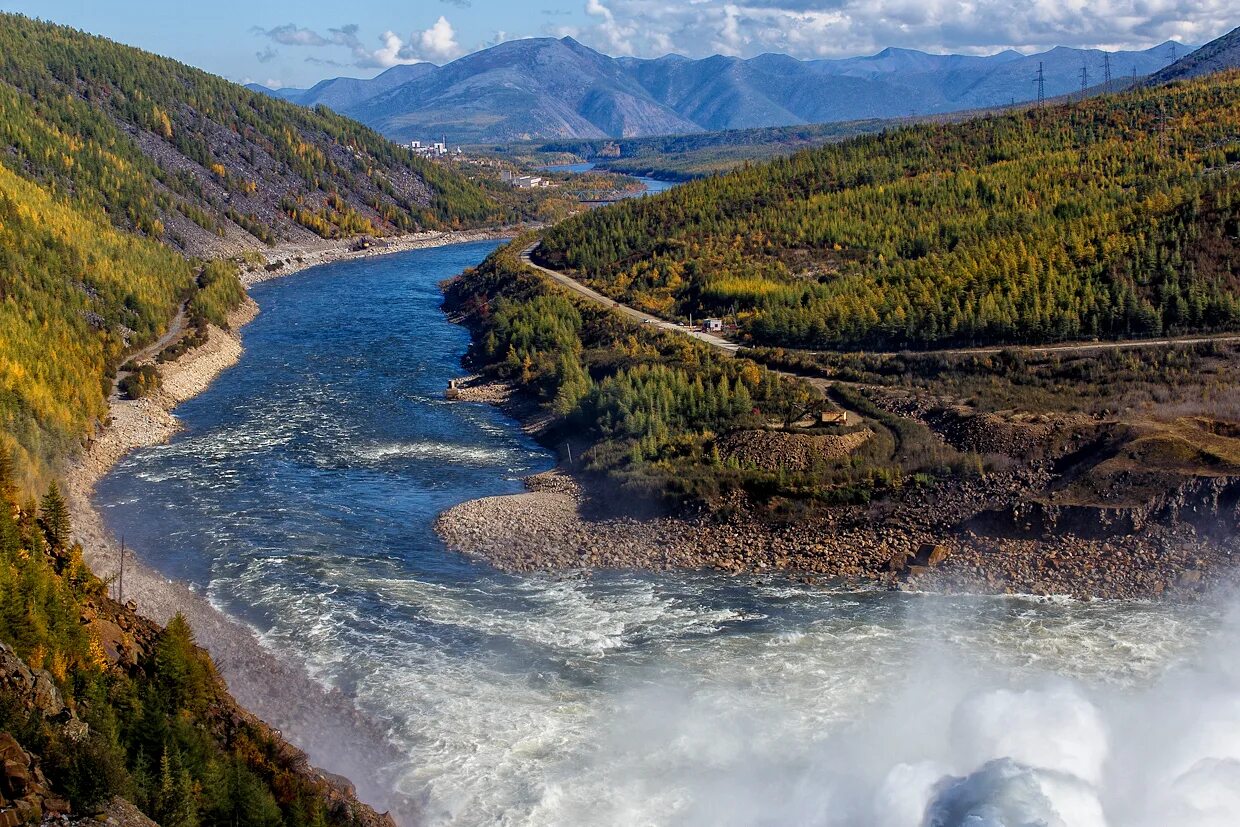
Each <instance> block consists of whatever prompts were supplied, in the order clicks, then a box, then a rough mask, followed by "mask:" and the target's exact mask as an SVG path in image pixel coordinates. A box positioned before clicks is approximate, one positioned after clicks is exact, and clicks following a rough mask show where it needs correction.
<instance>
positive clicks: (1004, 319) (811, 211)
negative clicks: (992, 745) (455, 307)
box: [539, 73, 1240, 350]
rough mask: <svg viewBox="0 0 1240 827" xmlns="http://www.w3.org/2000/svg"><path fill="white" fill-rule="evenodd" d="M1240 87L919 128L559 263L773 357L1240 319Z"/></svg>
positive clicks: (678, 192)
mask: <svg viewBox="0 0 1240 827" xmlns="http://www.w3.org/2000/svg"><path fill="white" fill-rule="evenodd" d="M1238 130H1240V75H1238V74H1235V73H1233V74H1230V75H1221V76H1214V77H1211V78H1209V79H1207V80H1198V81H1191V82H1185V83H1177V84H1174V85H1171V86H1166V87H1158V88H1149V89H1140V90H1137V91H1133V92H1127V93H1123V94H1120V95H1114V96H1104V97H1101V98H1096V99H1092V100H1089V101H1085V102H1079V103H1073V104H1068V105H1063V106H1054V107H1045V108H1040V109H1032V110H1029V111H1025V112H1021V113H1015V114H1009V115H1002V116H992V117H986V118H982V119H979V120H974V121H969V122H966V123H960V124H951V125H926V126H914V127H908V128H902V129H897V130H893V131H888V132H884V133H882V134H879V135H874V136H865V137H860V138H857V139H854V140H852V141H849V142H847V143H844V144H840V145H833V146H827V147H823V148H820V149H815V150H811V151H806V152H802V153H799V154H797V155H795V156H792V157H790V158H787V159H781V160H776V161H773V162H771V163H766V164H761V165H755V166H750V167H747V168H744V169H741V170H739V171H737V172H733V173H730V174H727V175H721V176H718V177H715V178H710V179H706V180H702V181H697V182H693V183H690V184H686V185H684V186H681V187H679V188H677V189H675V190H674V191H672V192H669V193H667V194H665V195H662V196H661V197H658V198H649V199H641V200H636V201H632V202H630V203H627V204H623V205H621V206H619V207H617V208H615V209H609V210H599V211H595V212H593V213H590V214H587V215H583V216H579V217H577V218H574V219H572V220H570V221H566V222H564V223H563V224H560V225H558V226H556V227H554V228H552V229H551V230H549V231H548V232H547V234H546V236H545V239H544V241H543V244H542V247H541V248H540V251H539V252H540V255H541V257H542V258H543V260H544V261H545V263H549V264H551V265H554V266H558V267H564V268H567V269H569V270H571V271H572V272H573V273H575V274H577V275H578V276H580V277H581V278H583V279H585V280H586V281H587V282H589V283H590V284H592V285H593V286H595V287H596V288H598V289H600V290H602V291H603V292H605V293H607V294H609V295H612V296H615V297H617V298H624V299H627V300H629V301H631V302H632V303H634V304H635V305H637V306H639V307H642V308H644V309H647V310H650V311H653V312H656V313H660V314H663V315H667V316H680V317H684V316H688V315H689V314H693V315H695V316H698V317H701V316H702V315H706V314H709V315H718V316H732V315H733V314H735V316H736V318H737V320H738V321H739V323H740V325H741V327H742V328H743V330H744V332H745V333H746V334H748V335H749V336H750V337H752V340H753V341H754V342H756V343H759V344H766V345H777V346H788V347H801V348H819V349H823V348H825V349H886V350H898V349H901V348H928V347H941V346H952V345H970V344H988V343H1034V342H1048V341H1058V340H1067V339H1077V338H1088V337H1105V338H1122V337H1149V336H1158V335H1162V334H1174V333H1187V332H1196V331H1216V330H1225V329H1230V328H1233V327H1235V326H1236V325H1237V324H1240V283H1237V281H1236V272H1237V270H1238V269H1240V242H1238V241H1237V236H1238V232H1237V226H1238V223H1240V135H1238Z"/></svg>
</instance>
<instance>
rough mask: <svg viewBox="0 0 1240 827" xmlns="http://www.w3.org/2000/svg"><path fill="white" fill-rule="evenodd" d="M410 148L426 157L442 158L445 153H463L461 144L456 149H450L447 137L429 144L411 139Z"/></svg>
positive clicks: (416, 153) (414, 152) (415, 153)
mask: <svg viewBox="0 0 1240 827" xmlns="http://www.w3.org/2000/svg"><path fill="white" fill-rule="evenodd" d="M409 149H410V151H412V152H413V154H414V155H421V156H422V157H424V158H442V157H444V156H445V155H460V154H462V153H461V148H460V147H459V146H458V147H457V148H456V149H455V150H450V149H448V139H447V138H444V139H443V140H440V141H435V142H434V143H429V144H424V143H422V142H421V141H411V142H410V143H409Z"/></svg>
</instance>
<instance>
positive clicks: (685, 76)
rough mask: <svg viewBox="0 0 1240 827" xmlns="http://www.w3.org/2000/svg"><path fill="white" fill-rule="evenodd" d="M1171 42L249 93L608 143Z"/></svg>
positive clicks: (468, 62) (944, 105)
mask: <svg viewBox="0 0 1240 827" xmlns="http://www.w3.org/2000/svg"><path fill="white" fill-rule="evenodd" d="M1186 51H1187V49H1186V48H1185V47H1183V46H1181V45H1180V44H1177V43H1174V42H1171V41H1168V42H1166V43H1163V44H1161V45H1159V46H1155V47H1153V48H1151V49H1147V50H1145V51H1128V52H1111V53H1104V52H1102V51H1099V50H1096V49H1089V50H1083V49H1072V48H1067V47H1057V48H1054V49H1051V50H1049V51H1047V52H1043V53H1040V54H1033V55H1023V54H1020V53H1019V52H1015V51H1010V50H1009V51H1005V52H1000V53H998V54H994V55H989V56H984V57H976V56H968V55H934V54H928V53H925V52H919V51H914V50H909V49H895V48H890V49H884V50H883V51H881V52H879V53H878V54H875V55H870V56H866V57H854V58H846V59H839V60H799V59H796V58H793V57H789V56H787V55H777V54H764V55H759V56H757V57H753V58H748V59H742V58H735V57H725V56H722V55H715V56H713V57H708V58H702V59H691V58H687V57H683V56H680V55H667V56H664V57H661V58H657V59H652V60H647V59H638V58H631V57H620V58H614V57H609V56H607V55H604V54H601V53H600V52H597V51H595V50H593V49H590V48H588V47H586V46H584V45H582V44H581V43H579V42H577V41H576V40H574V39H572V38H571V37H565V38H562V39H555V38H531V39H525V40H514V41H509V42H507V43H501V44H499V45H497V46H493V47H491V48H489V49H485V50H482V51H479V52H475V53H474V54H471V55H467V56H465V57H462V58H460V59H459V60H455V61H453V62H451V63H448V64H446V65H444V66H435V65H433V64H430V63H419V64H414V65H410V66H397V67H394V68H392V69H389V70H388V71H386V72H384V73H382V74H380V75H379V76H377V77H375V78H373V79H371V80H359V79H357V78H333V79H330V80H325V81H322V82H320V83H318V84H316V85H315V86H313V87H312V88H310V89H280V90H272V89H267V88H265V87H262V86H258V85H251V87H250V88H251V89H254V90H255V91H261V92H265V93H267V94H270V95H273V96H276V97H280V98H283V99H285V100H289V101H292V102H294V103H298V104H301V105H304V106H311V107H313V106H318V105H323V106H327V107H328V108H331V109H334V110H336V111H337V112H339V113H341V114H345V115H348V116H349V117H352V118H355V119H357V120H359V121H361V122H362V123H364V124H366V125H367V126H370V127H372V128H374V129H377V130H378V131H380V132H382V133H383V134H384V135H386V136H387V137H389V138H392V139H394V140H398V141H408V140H415V139H420V140H430V139H432V138H434V139H436V140H438V139H439V138H440V137H441V136H442V137H445V138H446V139H447V140H448V142H450V143H453V144H463V143H464V144H468V143H489V142H502V141H516V140H530V139H550V138H608V137H615V138H618V137H640V136H649V135H669V134H686V133H693V132H704V131H705V132H711V131H717V130H724V129H746V128H754V127H766V126H789V125H796V124H808V123H826V122H831V121H845V120H857V119H864V118H891V117H904V116H908V115H925V114H935V113H942V112H952V111H958V110H962V109H976V108H985V107H992V106H1002V105H1005V104H1008V103H1012V102H1015V101H1022V100H1029V99H1032V98H1035V97H1036V96H1037V87H1036V84H1035V82H1034V78H1035V76H1036V75H1037V73H1038V67H1039V66H1041V67H1042V73H1043V77H1044V79H1045V88H1044V92H1045V94H1046V95H1047V96H1048V97H1053V96H1055V95H1062V94H1066V93H1070V92H1073V91H1076V90H1078V89H1080V88H1081V82H1082V67H1084V69H1085V71H1086V76H1085V81H1086V83H1087V85H1090V86H1092V85H1095V84H1098V83H1100V82H1102V81H1104V79H1105V73H1106V68H1107V63H1108V62H1109V66H1110V72H1111V74H1112V77H1114V78H1116V79H1118V78H1120V77H1131V76H1133V75H1137V76H1142V77H1143V76H1146V75H1150V74H1152V73H1154V72H1157V71H1159V70H1161V69H1163V68H1164V67H1166V66H1168V65H1169V64H1171V63H1173V62H1175V60H1176V58H1177V57H1179V56H1182V55H1184V54H1185V53H1186Z"/></svg>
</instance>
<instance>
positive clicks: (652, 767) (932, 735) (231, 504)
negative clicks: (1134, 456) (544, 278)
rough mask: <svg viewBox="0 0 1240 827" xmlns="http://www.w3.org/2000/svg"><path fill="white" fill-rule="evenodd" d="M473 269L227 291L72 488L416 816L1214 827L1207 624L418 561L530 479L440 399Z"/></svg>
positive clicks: (1042, 603) (1224, 756)
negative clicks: (176, 427)
mask: <svg viewBox="0 0 1240 827" xmlns="http://www.w3.org/2000/svg"><path fill="white" fill-rule="evenodd" d="M493 246H494V244H493V243H492V242H483V243H474V244H464V245H458V246H453V247H443V248H437V249H430V250H418V251H412V252H407V253H402V254H397V255H392V256H386V257H380V258H371V259H364V260H358V261H349V262H341V263H336V264H331V265H326V266H323V267H319V268H315V269H313V270H308V271H306V272H304V273H302V274H299V275H297V276H295V277H291V278H287V279H283V280H277V281H272V282H268V283H265V284H261V285H259V286H257V287H255V288H254V290H253V296H254V298H255V299H256V300H257V301H258V303H259V304H260V305H261V307H262V314H261V315H260V316H259V317H258V319H257V320H256V321H255V322H253V323H252V324H251V325H250V326H248V327H247V328H246V329H245V331H244V341H245V347H246V350H245V354H244V355H243V357H242V359H241V361H240V363H239V364H238V365H237V366H236V367H234V368H233V369H231V370H229V371H227V372H226V373H224V374H223V375H222V376H221V377H220V378H219V380H218V381H217V382H216V383H215V384H214V385H213V386H212V387H211V388H210V389H208V390H207V391H206V392H205V393H204V394H202V395H201V396H199V397H197V398H196V399H194V400H192V401H190V402H188V403H186V404H185V405H184V406H183V407H182V408H180V409H179V410H178V415H179V416H180V417H181V419H182V420H183V422H184V424H185V426H186V427H185V430H184V431H182V432H181V433H179V434H178V435H177V436H176V437H175V438H174V439H173V440H172V441H171V442H170V443H169V444H167V445H161V446H157V447H152V448H148V449H144V450H141V451H138V452H136V453H134V454H133V455H131V456H130V457H128V458H127V459H125V460H124V461H123V462H121V463H120V464H119V465H118V466H117V467H116V468H115V470H114V471H113V472H112V473H111V474H110V475H109V476H108V477H107V478H106V479H105V480H104V481H103V482H102V484H101V485H100V486H99V488H98V492H97V496H96V503H97V504H98V505H99V506H100V508H101V510H102V511H103V513H104V514H105V518H106V520H107V522H108V524H109V526H110V528H111V529H112V530H113V531H115V532H116V533H117V534H124V535H125V537H126V540H127V542H128V544H129V546H130V547H132V548H133V549H135V551H136V552H137V554H138V555H140V556H141V558H142V559H143V560H145V561H146V562H147V563H149V564H150V565H152V566H154V567H156V568H157V569H159V570H160V571H162V572H164V573H166V574H167V575H168V576H169V577H174V578H178V579H180V580H183V581H187V582H189V583H192V584H193V585H194V586H195V587H196V588H198V589H200V590H201V591H203V592H205V593H206V594H207V595H208V596H209V597H210V599H211V600H212V601H213V602H214V603H215V604H216V605H217V606H218V607H219V608H221V609H222V610H224V611H226V612H228V613H230V614H232V615H234V616H236V617H238V618H240V619H242V620H243V621H244V622H245V623H247V624H249V625H250V626H251V627H252V628H253V630H254V633H255V634H256V635H257V636H259V638H260V639H261V641H262V643H263V644H264V645H265V646H267V647H269V648H270V649H271V650H272V651H273V652H276V653H277V654H278V655H279V656H280V657H283V658H287V659H289V660H291V661H294V662H296V663H299V664H301V665H304V667H305V668H306V669H308V670H309V671H310V673H311V674H312V675H313V676H314V677H315V678H316V679H317V680H318V681H321V682H322V683H323V684H325V685H328V686H332V687H337V688H339V689H340V690H341V691H342V692H343V693H345V695H346V696H347V697H349V698H351V699H352V700H353V701H354V703H355V704H356V705H357V707H358V708H359V709H360V710H361V711H362V712H363V713H364V714H365V715H366V716H368V717H370V718H372V719H373V720H374V721H377V722H379V724H380V725H381V727H382V728H383V729H384V730H385V731H387V732H388V733H389V737H390V738H391V739H392V741H393V742H394V743H395V744H397V745H398V747H399V749H400V753H401V754H402V755H404V756H406V760H405V761H404V763H403V764H402V765H401V766H399V767H397V768H395V770H396V771H395V772H394V773H393V777H395V778H396V779H397V781H396V782H395V783H396V784H397V786H398V787H399V789H401V790H402V791H403V792H404V793H406V794H408V795H409V796H411V797H413V798H415V799H416V800H418V801H420V802H421V805H422V807H423V812H424V820H425V821H426V823H428V824H431V825H497V824H498V825H527V824H531V825H566V826H568V825H681V824H684V825H703V826H705V825H759V824H764V825H766V824H769V825H841V826H842V825H877V826H878V827H921V825H922V823H923V822H922V816H923V813H926V812H927V807H929V808H930V810H931V811H932V812H933V814H935V817H936V818H939V820H937V821H933V822H931V821H927V822H926V824H934V825H943V827H952V825H965V824H977V825H1017V824H1020V825H1025V824H1045V825H1048V826H1049V825H1065V827H1101V825H1103V824H1106V825H1112V826H1114V825H1149V827H1153V826H1154V825H1155V824H1158V825H1167V824H1178V825H1202V827H1204V826H1205V825H1215V824H1218V825H1222V824H1231V825H1234V824H1236V823H1240V802H1238V801H1237V794H1236V791H1237V790H1240V784H1238V783H1236V782H1237V781H1240V688H1238V684H1240V677H1238V675H1237V667H1236V663H1237V662H1240V660H1238V659H1237V657H1236V655H1237V653H1238V647H1237V645H1236V640H1237V635H1236V624H1235V623H1234V622H1233V620H1232V619H1231V618H1230V615H1229V613H1228V612H1227V611H1225V610H1224V609H1223V608H1222V607H1221V605H1220V604H1219V603H1217V602H1206V603H1202V604H1198V605H1195V606H1184V605H1175V604H1142V603H1137V604H1118V603H1106V602H1097V603H1077V602H1072V601H1058V600H1040V599H1033V598H1022V597H1007V598H963V597H960V598H943V597H933V596H928V595H917V594H901V593H888V592H864V591H862V592H856V591H848V590H829V589H827V590H824V589H817V588H809V587H804V586H801V585H797V584H794V583H788V582H783V581H780V580H776V579H770V578H746V577H728V576H723V575H716V574H711V573H686V574H675V575H657V576H654V575H646V574H641V573H602V574H595V575H593V576H582V575H564V576H534V577H514V576H508V575H504V574H501V573H498V572H496V571H494V570H492V569H491V568H489V567H488V566H486V565H484V564H480V563H477V562H474V561H472V560H469V559H466V558H463V557H461V556H459V555H457V554H454V553H451V552H449V551H448V550H446V549H445V548H444V547H443V545H442V544H441V543H440V542H439V541H438V539H437V538H436V537H435V535H434V533H433V532H432V528H431V525H432V521H433V519H434V517H435V515H436V514H437V513H439V512H440V511H441V510H443V509H445V508H447V507H449V506H451V505H453V504H455V503H457V502H460V501H463V500H466V499H469V498H473V497H477V496H482V495H489V494H500V493H505V492H515V491H518V490H520V488H521V484H520V478H521V477H522V476H523V475H526V474H530V473H533V472H537V471H541V470H544V469H546V468H549V467H550V466H551V463H552V460H551V458H550V457H549V456H548V454H547V453H546V452H545V451H543V450H542V449H540V448H539V447H538V446H537V445H535V444H533V443H532V442H531V441H530V440H529V439H528V438H526V437H525V436H524V435H523V434H522V433H521V431H520V430H519V429H518V428H517V426H516V424H515V423H513V422H511V421H509V420H508V419H507V418H505V417H504V416H503V415H502V414H500V413H498V412H497V411H495V410H493V409H491V408H489V407H486V406H483V405H475V404H463V403H449V402H446V401H444V400H443V398H442V392H443V389H444V387H445V386H446V384H447V380H448V379H449V378H450V377H452V376H454V375H457V374H458V373H459V372H460V369H459V360H460V358H461V356H462V354H463V352H464V350H465V347H466V344H467V341H468V337H467V335H466V333H465V331H464V330H463V329H461V328H459V327H456V326H454V325H452V324H450V323H449V322H448V321H447V320H446V319H445V318H444V316H443V314H442V313H441V312H440V309H439V305H440V293H439V290H438V287H437V284H438V282H439V281H440V280H441V279H443V278H445V277H447V276H450V275H452V274H454V273H457V272H459V271H460V270H461V269H462V268H464V267H466V266H469V265H471V264H474V263H476V262H478V261H479V260H480V259H481V258H482V257H483V256H484V255H485V254H486V253H487V252H488V251H489V250H491V249H492V248H493ZM329 757H330V756H329ZM996 759H997V760H996ZM953 778H955V779H957V780H955V781H953V780H952V779H953ZM1229 796H1230V798H1229ZM1211 808H1212V809H1211ZM1228 808H1231V809H1228ZM1207 810H1210V811H1211V812H1214V813H1216V814H1217V813H1222V815H1221V816H1219V817H1218V818H1220V819H1222V820H1214V821H1210V820H1206V819H1205V817H1204V816H1203V817H1201V818H1197V817H1196V816H1195V815H1194V814H1195V813H1199V812H1206V811H1207ZM977 813H982V814H983V815H985V814H987V813H989V814H990V815H989V816H987V817H988V818H990V820H973V821H970V820H968V818H970V817H972V816H975V815H976V814H977ZM995 813H998V814H999V815H998V816H996V815H995ZM1005 814H1006V815H1005ZM1000 817H1002V818H1000ZM1227 819H1230V820H1227Z"/></svg>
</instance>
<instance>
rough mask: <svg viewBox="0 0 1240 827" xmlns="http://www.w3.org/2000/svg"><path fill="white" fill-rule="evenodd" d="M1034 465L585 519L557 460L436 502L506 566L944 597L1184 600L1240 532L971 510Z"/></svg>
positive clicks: (997, 503) (593, 497)
mask: <svg viewBox="0 0 1240 827" xmlns="http://www.w3.org/2000/svg"><path fill="white" fill-rule="evenodd" d="M467 385H468V386H469V387H470V388H471V391H470V392H469V393H468V394H466V393H463V394H462V395H461V397H460V398H461V400H463V401H474V402H485V403H489V404H495V405H498V406H499V407H501V408H502V409H504V410H505V412H506V413H508V414H509V415H511V416H513V417H514V418H516V419H518V420H519V421H521V422H522V423H523V427H524V428H525V429H526V430H527V431H528V432H530V433H533V434H537V432H538V430H539V429H540V427H541V425H542V424H543V423H542V421H540V417H541V413H540V412H539V411H538V409H537V408H536V406H532V405H531V404H529V403H528V400H524V399H523V398H522V397H521V395H520V394H519V393H514V392H513V390H512V389H511V388H509V387H507V386H505V385H502V384H497V383H488V382H486V381H485V380H484V379H481V378H479V377H472V381H471V382H469V383H467ZM1037 476H1038V475H1037V474H1036V472H1031V471H1024V472H1019V473H994V474H989V475H987V476H986V477H984V478H980V479H975V480H955V481H949V482H944V483H940V484H938V485H937V486H936V487H935V488H933V489H930V490H928V491H907V492H905V493H903V494H900V495H895V496H893V497H892V498H891V499H890V500H888V501H885V502H883V503H880V504H876V505H874V506H855V507H853V506H850V507H839V508H833V509H830V510H829V511H828V512H827V513H825V514H817V515H813V516H797V517H796V518H793V519H786V518H785V519H780V518H778V517H773V516H772V515H771V514H769V513H757V511H756V509H755V508H754V506H753V505H752V504H747V503H743V502H737V503H731V504H729V505H730V506H731V507H729V508H726V509H719V510H717V511H715V512H709V513H705V512H704V513H702V514H699V515H687V516H686V515H664V516H655V517H650V518H643V519H637V518H633V517H615V516H602V517H596V516H592V515H594V514H595V513H596V512H597V511H598V510H599V509H598V508H597V507H596V506H597V504H598V502H599V501H605V500H606V499H607V495H606V494H605V493H592V492H591V485H592V481H591V479H590V478H589V477H579V476H577V475H574V474H572V473H570V472H569V471H567V470H566V469H565V468H564V467H563V466H561V467H560V468H558V469H556V470H554V471H550V472H545V473H543V474H538V475H534V476H532V477H529V478H527V479H526V481H525V482H526V487H527V489H528V491H526V492H525V493H521V494H512V495H506V496H497V497H485V498H482V499H477V500H471V501H469V502H465V503H462V504H460V505H457V506H455V507H453V508H450V509H448V510H446V511H445V512H443V513H442V514H441V515H440V516H439V518H438V519H437V520H436V523H435V529H436V531H437V532H438V534H439V535H440V537H441V538H442V539H443V540H444V541H445V542H446V543H447V545H448V546H449V547H450V548H452V549H454V550H456V551H459V552H461V553H464V554H468V555H473V556H477V557H480V558H482V559H485V560H487V561H488V562H490V563H491V564H492V565H495V566H496V567H497V568H500V569H503V570H506V571H511V572H537V571H565V570H585V571H588V570H595V569H644V570H653V571H667V570H674V569H699V570H700V569H715V570H718V571H722V572H726V573H729V574H736V575H741V574H763V575H767V574H775V573H779V574H781V575H783V576H788V577H792V578H796V579H801V580H805V581H806V582H828V581H830V582H839V581H845V582H848V583H851V584H855V585H857V586H859V587H871V588H894V589H904V590H910V591H936V592H944V593H984V594H1029V595H1040V596H1050V595H1056V596H1068V597H1074V598H1079V599H1099V598H1100V599H1154V598H1160V597H1164V596H1173V595H1180V596H1189V595H1194V594H1197V593H1199V592H1202V591H1205V590H1207V589H1209V588H1210V587H1212V586H1213V585H1214V584H1216V583H1218V582H1219V581H1221V580H1223V579H1225V578H1228V577H1229V576H1230V570H1231V565H1230V564H1231V560H1232V557H1233V555H1234V554H1240V546H1238V545H1237V540H1236V539H1235V538H1227V539H1225V540H1223V541H1215V540H1212V539H1210V538H1202V537H1199V536H1197V534H1196V533H1195V532H1193V531H1191V530H1190V529H1189V528H1188V527H1186V526H1182V527H1179V528H1176V527H1161V526H1147V527H1146V529H1145V530H1144V531H1143V532H1141V533H1140V534H1139V535H1134V536H1118V537H1110V538H1108V537H1089V536H1082V535H1081V534H1080V533H1074V532H1072V531H1071V530H1068V529H1065V530H1064V531H1063V532H1062V533H1056V534H1054V535H1052V536H1046V537H1042V538H1028V537H1018V536H1000V535H996V534H993V533H989V532H984V531H982V530H979V529H976V528H974V527H972V526H971V525H970V518H971V517H972V516H973V515H976V514H978V513H985V512H987V511H989V510H998V509H1002V508H1004V507H1006V506H1007V504H1009V503H1010V502H1012V501H1014V500H1015V501H1019V499H1020V497H1021V496H1022V492H1026V491H1029V490H1033V489H1037V488H1039V487H1040V486H1042V485H1045V482H1046V480H1044V479H1041V478H1040V477H1039V478H1035V477H1037Z"/></svg>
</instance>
